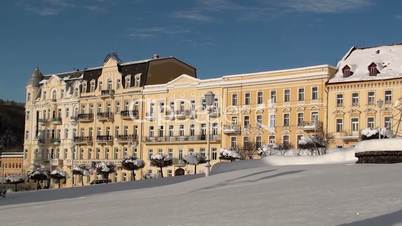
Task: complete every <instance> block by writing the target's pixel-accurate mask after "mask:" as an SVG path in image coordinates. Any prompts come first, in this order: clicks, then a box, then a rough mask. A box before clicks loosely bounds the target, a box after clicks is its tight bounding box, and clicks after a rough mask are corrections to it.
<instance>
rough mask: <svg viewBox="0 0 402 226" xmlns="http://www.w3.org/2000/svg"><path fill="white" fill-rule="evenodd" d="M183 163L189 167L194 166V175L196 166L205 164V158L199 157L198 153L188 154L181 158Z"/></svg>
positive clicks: (203, 156)
mask: <svg viewBox="0 0 402 226" xmlns="http://www.w3.org/2000/svg"><path fill="white" fill-rule="evenodd" d="M183 161H184V162H185V163H187V164H189V165H194V174H196V173H197V165H198V164H203V163H206V162H207V158H206V157H205V155H201V154H200V153H195V154H194V153H190V154H188V155H185V156H184V157H183Z"/></svg>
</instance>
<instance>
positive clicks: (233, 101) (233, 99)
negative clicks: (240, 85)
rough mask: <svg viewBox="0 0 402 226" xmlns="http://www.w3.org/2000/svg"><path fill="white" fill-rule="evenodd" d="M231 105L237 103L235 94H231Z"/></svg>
mask: <svg viewBox="0 0 402 226" xmlns="http://www.w3.org/2000/svg"><path fill="white" fill-rule="evenodd" d="M232 105H233V106H236V105H237V94H232Z"/></svg>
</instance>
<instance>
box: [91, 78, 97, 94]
mask: <svg viewBox="0 0 402 226" xmlns="http://www.w3.org/2000/svg"><path fill="white" fill-rule="evenodd" d="M95 88H96V83H95V80H91V81H90V91H91V92H95Z"/></svg>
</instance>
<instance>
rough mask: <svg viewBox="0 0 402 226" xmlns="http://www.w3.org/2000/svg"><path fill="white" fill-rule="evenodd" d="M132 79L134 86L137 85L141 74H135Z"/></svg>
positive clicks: (139, 82)
mask: <svg viewBox="0 0 402 226" xmlns="http://www.w3.org/2000/svg"><path fill="white" fill-rule="evenodd" d="M134 79H135V80H134V86H135V87H139V86H140V84H141V74H136V75H135V78H134Z"/></svg>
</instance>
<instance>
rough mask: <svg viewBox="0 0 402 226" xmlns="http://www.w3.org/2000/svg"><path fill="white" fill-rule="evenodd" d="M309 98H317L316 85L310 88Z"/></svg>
mask: <svg viewBox="0 0 402 226" xmlns="http://www.w3.org/2000/svg"><path fill="white" fill-rule="evenodd" d="M311 99H312V100H318V87H313V88H311Z"/></svg>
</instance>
